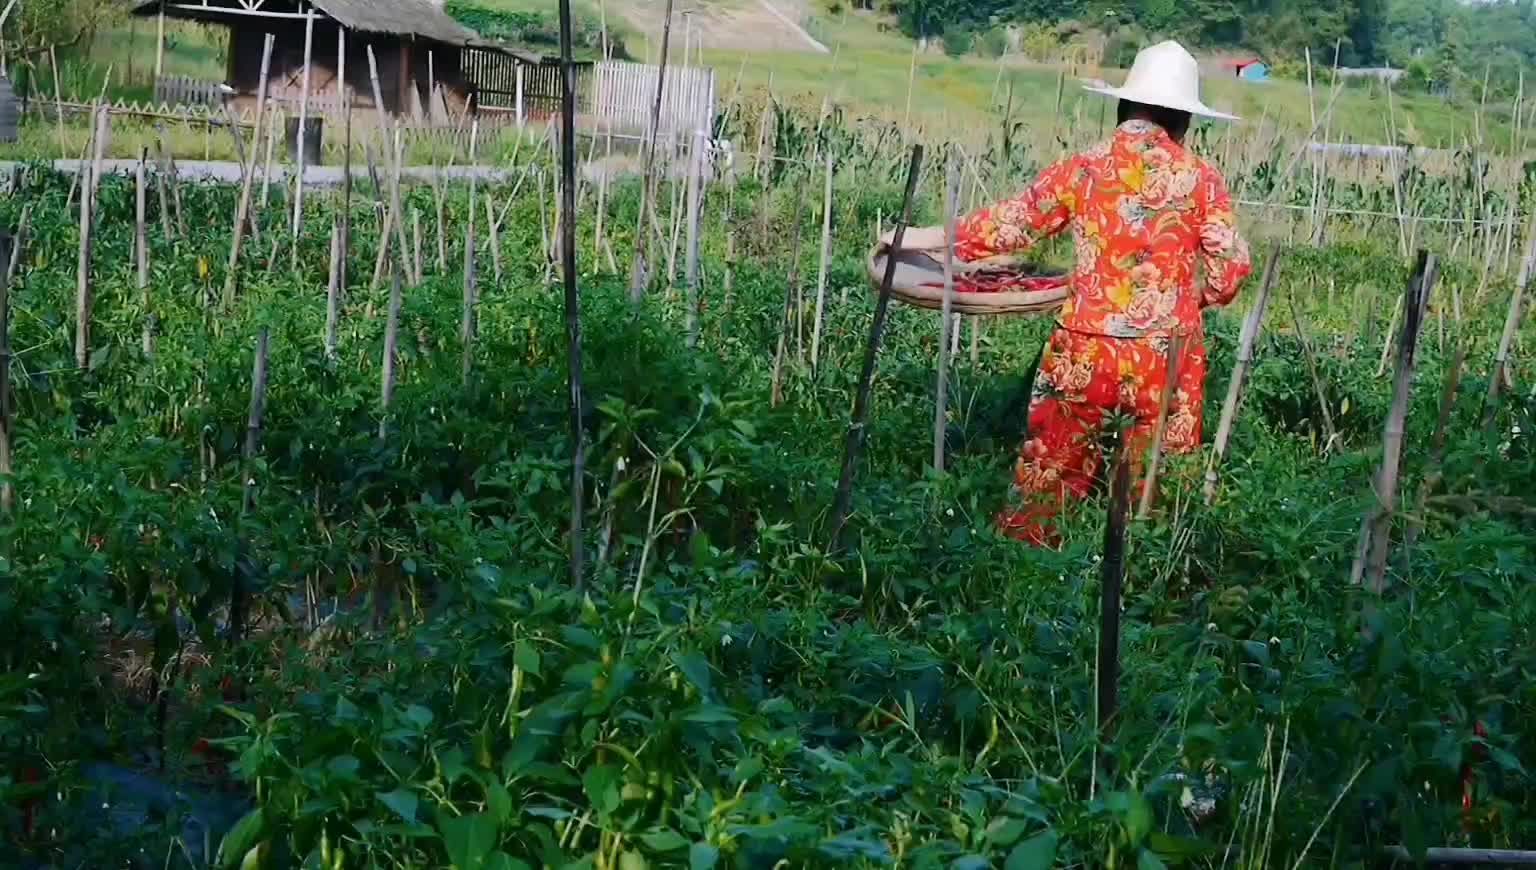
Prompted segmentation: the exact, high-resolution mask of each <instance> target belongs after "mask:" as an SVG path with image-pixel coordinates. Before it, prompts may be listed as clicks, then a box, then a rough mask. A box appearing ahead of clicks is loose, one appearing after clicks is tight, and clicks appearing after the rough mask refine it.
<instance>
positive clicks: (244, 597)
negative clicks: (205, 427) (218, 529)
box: [229, 327, 269, 643]
mask: <svg viewBox="0 0 1536 870" xmlns="http://www.w3.org/2000/svg"><path fill="white" fill-rule="evenodd" d="M268 342H269V335H268V332H267V329H266V328H265V327H263V328H262V330H261V333H260V334H259V335H257V337H256V358H255V360H254V362H252V364H251V410H250V414H249V415H247V417H246V423H245V451H244V459H245V466H246V470H245V475H246V478H245V497H244V499H243V501H242V503H241V515H242V516H244V515H246V514H249V513H250V512H251V509H252V508H253V507H255V504H256V477H255V467H254V466H255V460H256V453H257V451H258V450H260V449H261V427H262V420H263V418H264V417H265V416H266V411H267V348H268ZM249 599H250V592H249V590H247V589H246V585H245V569H244V568H242V567H240V566H239V565H237V566H236V567H235V575H234V582H233V584H232V586H231V588H230V595H229V635H230V640H231V641H233V642H236V643H238V642H239V641H241V640H242V639H244V638H245V627H246V612H247V609H248V608H249V605H250V602H249Z"/></svg>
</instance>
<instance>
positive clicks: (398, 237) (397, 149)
mask: <svg viewBox="0 0 1536 870" xmlns="http://www.w3.org/2000/svg"><path fill="white" fill-rule="evenodd" d="M368 78H369V82H370V83H371V84H372V86H373V102H374V105H375V106H377V107H378V111H379V122H380V124H381V125H382V124H383V121H384V117H385V116H384V112H385V110H384V89H383V87H381V86H380V85H379V61H378V58H376V57H375V56H374V54H373V46H371V45H370V46H368ZM394 133H395V139H394V147H393V148H392V149H391V151H390V173H389V174H390V178H389V205H390V208H391V210H393V211H394V213H395V244H396V246H397V247H396V250H397V251H399V253H400V268H401V269H402V270H403V271H405V272H408V273H409V272H410V271H411V254H410V248H409V247H407V246H406V242H405V209H404V208H402V207H401V205H400V160H401V144H400V122H399V121H398V120H396V122H395V129H394ZM411 277H412V281H414V282H417V283H419V282H420V281H421V276H420V275H415V274H412V276H411Z"/></svg>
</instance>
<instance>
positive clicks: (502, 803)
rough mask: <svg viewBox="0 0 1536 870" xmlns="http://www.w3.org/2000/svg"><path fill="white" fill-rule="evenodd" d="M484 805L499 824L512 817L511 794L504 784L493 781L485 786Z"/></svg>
mask: <svg viewBox="0 0 1536 870" xmlns="http://www.w3.org/2000/svg"><path fill="white" fill-rule="evenodd" d="M485 805H486V807H487V808H488V809H489V810H490V811H491V815H493V816H495V817H496V821H497V822H498V823H500V824H506V822H507V820H508V819H510V818H511V817H512V795H511V793H510V792H508V791H507V788H506V786H504V785H502V784H501V783H499V782H493V783H491V784H490V785H488V786H486V788H485Z"/></svg>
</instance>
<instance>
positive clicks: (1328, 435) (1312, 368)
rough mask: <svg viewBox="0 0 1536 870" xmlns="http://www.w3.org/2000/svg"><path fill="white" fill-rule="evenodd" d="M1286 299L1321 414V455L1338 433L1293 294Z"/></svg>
mask: <svg viewBox="0 0 1536 870" xmlns="http://www.w3.org/2000/svg"><path fill="white" fill-rule="evenodd" d="M1287 298H1288V301H1289V302H1290V305H1291V323H1292V324H1294V325H1295V327H1296V338H1297V339H1299V340H1300V341H1301V353H1302V356H1304V357H1306V360H1307V371H1308V373H1309V374H1310V375H1311V376H1312V393H1313V395H1315V396H1316V397H1317V406H1318V407H1319V408H1320V409H1322V412H1323V438H1324V439H1325V440H1324V443H1323V453H1325V454H1326V453H1327V452H1328V451H1329V450H1332V449H1333V444H1334V442H1335V441H1337V440H1338V438H1339V431H1338V429H1337V428H1335V427H1334V425H1333V411H1332V410H1331V409H1330V408H1329V407H1328V391H1327V390H1325V389H1323V375H1322V371H1321V370H1320V369H1318V367H1317V355H1316V353H1315V352H1314V351H1313V350H1312V342H1311V341H1309V340H1308V339H1307V331H1306V329H1305V328H1304V327H1303V326H1302V325H1301V312H1300V311H1299V310H1297V308H1296V295H1295V294H1294V293H1293V294H1291V295H1290V296H1289V297H1287Z"/></svg>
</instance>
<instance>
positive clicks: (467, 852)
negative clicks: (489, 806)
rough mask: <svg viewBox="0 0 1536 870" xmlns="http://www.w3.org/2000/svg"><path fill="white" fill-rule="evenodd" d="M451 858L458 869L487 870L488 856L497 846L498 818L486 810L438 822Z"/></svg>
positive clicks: (449, 858)
mask: <svg viewBox="0 0 1536 870" xmlns="http://www.w3.org/2000/svg"><path fill="white" fill-rule="evenodd" d="M437 826H438V830H440V831H441V832H442V835H443V845H444V847H446V848H447V850H448V860H449V861H451V862H453V866H454V867H455V868H457V870H484V867H485V865H486V859H487V858H489V857H490V854H491V850H492V849H494V848H496V821H495V820H494V819H492V818H491V817H490V816H489V815H486V814H485V813H474V814H472V815H467V816H459V817H457V818H446V819H443V820H442V821H440V822H438V825H437Z"/></svg>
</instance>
